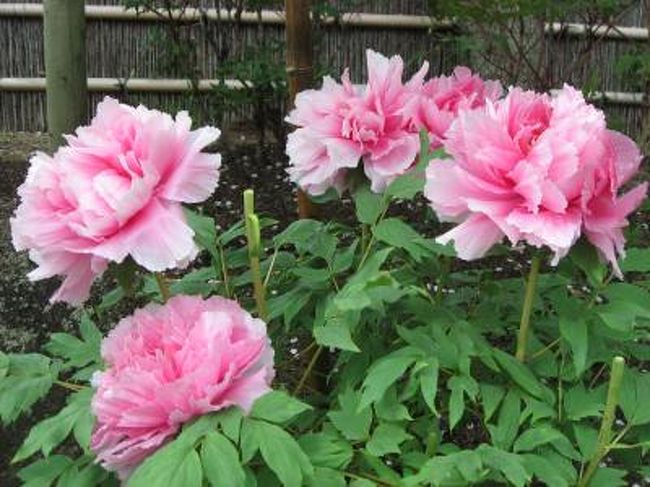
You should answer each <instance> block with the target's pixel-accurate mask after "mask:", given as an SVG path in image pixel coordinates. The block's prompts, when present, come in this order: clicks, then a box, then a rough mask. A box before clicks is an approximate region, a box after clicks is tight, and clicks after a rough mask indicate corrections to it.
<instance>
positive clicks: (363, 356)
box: [0, 144, 650, 487]
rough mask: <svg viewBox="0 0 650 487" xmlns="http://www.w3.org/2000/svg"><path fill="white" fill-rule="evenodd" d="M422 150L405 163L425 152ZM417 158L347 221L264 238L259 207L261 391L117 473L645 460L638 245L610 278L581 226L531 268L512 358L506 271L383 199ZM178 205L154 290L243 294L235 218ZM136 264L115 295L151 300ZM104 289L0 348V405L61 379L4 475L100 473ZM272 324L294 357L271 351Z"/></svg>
mask: <svg viewBox="0 0 650 487" xmlns="http://www.w3.org/2000/svg"><path fill="white" fill-rule="evenodd" d="M424 148H425V149H426V155H424V156H422V160H428V159H430V158H434V157H444V155H443V154H429V152H428V146H427V145H426V144H425V145H424ZM419 171H421V168H418V169H417V170H416V172H415V173H414V176H413V177H409V178H405V177H402V178H398V179H397V180H396V181H395V182H394V183H393V184H392V185H391V186H389V189H388V192H387V193H386V194H384V195H381V196H378V195H375V194H373V193H372V192H370V191H369V189H368V187H367V186H365V185H364V184H361V183H359V184H357V185H356V186H355V188H354V191H353V199H354V204H355V213H356V214H357V216H358V218H359V224H358V225H357V226H346V225H342V224H338V223H334V222H324V221H317V220H300V221H297V222H294V223H292V224H290V225H288V226H287V227H286V228H284V229H282V230H281V231H280V232H279V233H278V232H276V233H275V234H274V235H272V236H271V233H272V232H270V231H269V227H270V225H272V224H274V223H275V222H273V221H272V220H270V219H264V218H262V219H261V226H262V227H263V228H265V231H264V232H263V235H264V236H265V238H264V239H263V241H262V242H261V245H260V267H261V272H262V276H263V277H264V280H265V283H266V287H267V292H268V296H269V300H268V307H269V316H270V318H269V320H268V321H269V322H268V329H269V333H270V335H271V339H272V341H273V343H274V346H275V353H276V358H275V360H276V364H277V369H278V370H277V376H278V379H277V382H276V386H275V390H274V391H273V392H270V393H268V394H266V395H265V396H263V397H261V398H259V399H258V400H257V402H256V403H255V404H254V405H253V407H252V409H251V410H250V411H249V412H248V414H246V415H245V414H243V412H242V411H240V410H238V409H235V408H230V409H226V410H223V411H219V412H216V413H212V414H209V415H205V416H203V417H200V418H195V419H194V420H193V421H192V422H190V423H188V424H185V425H184V426H183V427H182V428H181V429H180V430H179V431H178V433H177V434H176V436H175V437H174V438H172V439H171V440H170V441H169V442H167V443H166V444H165V445H164V446H163V447H161V448H160V449H159V450H157V451H156V452H155V453H154V454H152V455H151V456H150V457H149V458H147V459H146V460H145V461H144V462H143V463H142V464H141V465H139V466H138V468H137V469H136V470H135V472H134V473H133V475H132V477H131V478H130V479H129V484H128V485H129V486H135V487H138V486H147V487H149V486H150V485H169V486H185V485H220V486H221V485H225V486H255V485H259V486H262V485H263V486H267V485H268V486H271V487H273V486H280V485H284V486H302V485H305V486H319V487H320V486H337V487H338V486H346V485H348V486H354V487H365V486H372V485H387V486H405V487H406V486H429V485H431V486H450V485H514V486H524V485H530V484H532V483H535V484H545V485H553V486H555V485H557V486H571V485H576V484H577V483H578V482H579V481H581V479H582V481H584V475H585V471H586V470H587V468H588V465H589V464H590V462H592V461H593V459H594V458H596V459H598V458H601V459H602V458H603V457H602V454H603V452H604V454H605V455H606V456H607V464H608V466H607V468H602V469H599V470H598V471H597V473H595V475H594V476H593V478H592V479H591V481H590V483H589V485H591V486H593V485H596V486H598V485H603V486H604V485H625V482H628V481H629V480H630V479H636V478H638V477H639V476H641V475H647V474H648V470H647V467H645V465H647V462H648V459H649V457H648V452H649V451H650V414H648V407H647V404H648V402H649V401H650V396H649V395H648V391H650V375H649V374H648V373H647V371H646V370H647V364H648V361H650V352H648V343H650V294H649V293H650V291H649V286H648V279H647V272H648V265H647V257H648V253H647V249H645V248H632V249H629V252H628V257H627V259H626V260H624V261H623V262H622V265H623V268H624V269H625V270H626V271H627V272H628V274H627V276H626V280H625V281H618V280H613V279H612V278H611V276H610V275H609V274H608V270H607V268H606V267H605V266H604V265H603V264H602V263H601V261H600V260H599V258H598V255H597V253H596V252H595V251H594V249H593V248H591V247H590V246H589V245H588V244H587V243H586V242H580V243H578V244H577V245H576V246H575V247H574V249H573V251H572V252H571V254H570V256H568V257H567V258H566V259H564V260H563V261H562V263H561V265H560V266H559V267H558V268H557V269H556V268H549V270H548V271H546V272H544V273H542V274H541V275H540V277H539V283H538V289H537V296H536V299H535V301H534V305H533V307H532V313H531V323H532V329H531V336H530V343H529V353H528V355H527V357H526V360H525V361H519V360H517V359H516V358H515V355H514V346H515V343H516V330H517V326H518V324H519V320H520V314H521V307H522V301H523V296H524V289H523V287H524V283H523V280H522V278H521V275H524V274H525V270H521V269H519V268H518V267H517V265H516V264H517V263H516V262H512V263H511V268H509V269H508V271H507V272H497V271H496V270H494V269H492V268H488V266H487V265H482V264H476V265H472V266H467V265H465V264H463V265H456V264H455V262H454V261H453V260H452V259H453V256H454V253H453V249H451V248H450V247H445V246H441V245H438V244H436V243H435V242H434V241H433V240H432V239H431V235H430V234H428V233H427V234H426V235H423V234H422V233H421V232H419V231H418V230H417V229H416V227H417V226H416V225H415V224H413V225H409V224H407V223H406V222H404V221H403V220H401V219H398V218H396V217H394V216H392V215H393V213H391V209H390V205H391V203H393V202H395V201H397V200H402V199H405V198H415V197H417V194H418V193H419V192H420V191H421V190H422V184H421V183H422V181H421V180H420V179H419V178H420V177H421V174H419ZM387 215H391V216H387ZM187 218H188V222H189V224H190V225H191V227H192V228H193V229H194V231H195V238H196V242H197V244H198V245H199V246H200V247H201V248H202V249H203V250H204V253H203V255H202V257H203V259H202V260H201V262H202V263H203V265H204V267H199V266H197V267H193V268H191V269H188V270H187V271H185V272H183V273H178V274H174V275H173V276H172V277H171V278H170V289H171V292H172V294H181V293H189V294H200V295H202V296H212V295H229V296H231V297H232V296H236V297H237V298H238V300H239V301H240V302H241V303H242V305H243V306H244V307H245V308H247V309H249V310H252V309H254V302H253V300H252V298H251V274H250V270H249V269H248V267H247V265H248V264H247V262H248V255H247V250H246V248H245V243H244V239H243V237H244V234H245V227H244V224H243V222H238V223H237V224H235V225H233V226H232V227H230V228H228V229H225V230H223V231H218V230H217V228H216V226H215V222H214V220H213V219H212V218H210V217H206V216H202V215H200V214H199V213H196V212H188V213H187ZM499 258H501V257H498V256H497V257H495V259H499ZM506 262H507V261H506ZM490 267H492V266H490ZM543 268H544V267H543ZM138 272H139V271H138ZM136 274H137V273H136ZM140 277H141V278H142V279H141V281H142V285H141V286H134V288H133V289H132V294H131V295H130V296H129V297H131V298H133V299H135V300H138V301H147V300H151V299H160V293H159V290H158V288H157V284H156V281H155V280H154V279H153V278H152V277H151V276H145V275H140ZM117 289H118V291H119V292H118V291H116V290H113V291H110V292H109V293H108V295H107V296H105V297H104V300H103V301H102V305H100V306H99V307H98V308H97V310H93V311H94V314H93V313H91V311H90V310H86V311H85V312H83V313H81V314H79V316H78V318H79V332H78V333H56V334H54V335H52V337H51V338H50V341H49V342H48V344H47V346H46V347H45V351H46V352H47V355H38V354H26V355H21V354H2V353H0V417H1V418H2V420H3V422H5V423H8V422H11V421H13V420H15V419H16V418H17V417H18V416H19V415H20V414H22V413H24V412H26V411H28V410H29V409H30V407H31V406H32V405H33V404H34V403H35V402H36V401H38V400H39V399H40V398H42V397H44V396H45V395H46V394H47V393H48V391H49V390H50V388H51V387H52V385H53V384H57V387H58V386H61V387H64V388H67V389H72V391H73V392H72V394H71V395H70V396H69V397H68V400H67V402H66V405H65V406H64V407H63V408H62V409H61V410H60V411H58V412H57V413H55V414H53V415H52V416H51V417H49V418H46V419H44V420H43V421H41V422H39V423H37V424H36V425H35V426H34V427H33V429H32V431H31V432H30V433H29V434H28V436H27V439H26V440H25V441H24V443H23V445H22V446H21V448H20V449H19V450H18V452H17V453H16V454H15V458H14V460H15V461H16V462H19V461H20V462H22V461H24V460H27V459H30V460H33V461H34V463H32V464H31V465H28V466H25V467H24V468H22V470H20V472H19V476H20V478H21V479H22V480H23V482H24V483H25V484H26V485H31V486H38V485H75V486H76V485H89V486H91V485H107V484H108V485H111V483H113V484H115V482H117V481H116V479H115V478H114V477H113V476H111V475H109V474H107V473H106V472H104V471H103V470H102V469H101V467H99V466H97V465H96V464H95V463H94V458H93V454H92V452H91V451H89V449H88V442H89V436H90V431H91V429H92V425H93V423H92V421H93V420H92V416H91V415H90V414H89V405H88V404H89V400H90V397H91V394H92V390H91V389H90V388H88V387H87V381H88V380H89V378H90V376H91V374H92V373H93V372H94V371H96V370H98V369H101V368H102V366H103V365H102V361H101V356H100V353H99V346H100V342H101V334H100V332H99V331H98V328H97V327H96V326H95V325H94V321H93V320H99V319H101V318H102V316H103V315H102V313H104V312H105V311H106V310H108V309H109V308H110V307H111V306H114V304H115V303H117V302H118V301H119V300H120V299H124V296H126V290H125V289H124V288H117ZM120 292H121V294H120ZM97 313H100V314H99V315H97ZM97 322H98V323H100V321H97ZM292 337H297V338H298V343H299V347H298V346H296V348H301V349H302V350H301V351H300V352H299V353H297V354H294V353H293V352H289V353H288V352H287V349H290V348H293V343H294V341H289V340H290V339H291V338H292ZM289 344H291V345H289ZM307 352H309V353H307ZM294 355H297V358H296V357H294ZM615 356H624V357H625V358H626V362H627V366H626V369H625V373H624V376H623V380H622V384H621V388H620V400H619V404H618V406H617V407H616V408H615V412H616V418H617V419H618V420H619V421H615V422H614V426H613V431H612V432H611V435H606V438H605V439H606V440H607V441H606V442H605V444H603V443H602V441H603V440H602V438H601V439H600V440H599V428H600V423H601V419H602V417H603V414H604V411H606V407H605V406H606V396H607V390H608V384H607V383H608V380H609V375H610V372H609V371H610V368H609V364H610V363H611V362H612V359H613V358H614V357H615ZM310 378H311V379H313V383H309V381H308V380H307V379H310ZM298 384H300V385H299V386H298ZM296 390H299V393H295V392H294V393H293V394H292V393H290V392H286V391H296ZM16 391H17V392H18V393H16ZM73 442H74V443H76V446H73ZM603 448H604V449H603ZM71 452H72V453H71ZM74 452H80V454H79V455H78V457H77V458H73V457H72V455H73V454H74ZM68 455H70V456H68ZM599 455H601V456H600V457H599Z"/></svg>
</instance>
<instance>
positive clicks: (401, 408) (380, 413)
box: [375, 386, 413, 421]
mask: <svg viewBox="0 0 650 487" xmlns="http://www.w3.org/2000/svg"><path fill="white" fill-rule="evenodd" d="M375 414H376V415H377V418H379V419H383V420H385V421H404V420H406V421H411V420H412V419H413V418H411V415H410V414H409V411H408V409H407V408H406V406H405V405H404V404H402V403H401V402H399V400H398V399H397V387H396V386H392V387H389V388H388V390H387V391H386V392H385V393H384V396H383V397H382V398H381V399H380V400H379V401H377V402H376V403H375Z"/></svg>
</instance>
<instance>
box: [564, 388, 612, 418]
mask: <svg viewBox="0 0 650 487" xmlns="http://www.w3.org/2000/svg"><path fill="white" fill-rule="evenodd" d="M603 392H604V391H603V389H597V390H595V391H587V390H586V389H585V387H584V385H582V384H578V385H576V386H575V387H572V388H571V389H569V390H568V391H567V392H566V394H565V395H564V411H565V412H566V416H567V419H570V420H571V421H579V420H581V419H583V418H589V417H594V418H599V417H600V416H601V415H602V412H603V408H604V407H605V395H604V393H603Z"/></svg>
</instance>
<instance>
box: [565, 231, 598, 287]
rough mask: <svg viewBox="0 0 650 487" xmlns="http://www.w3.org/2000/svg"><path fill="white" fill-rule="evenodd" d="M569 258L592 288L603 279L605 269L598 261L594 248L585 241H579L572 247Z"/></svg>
mask: <svg viewBox="0 0 650 487" xmlns="http://www.w3.org/2000/svg"><path fill="white" fill-rule="evenodd" d="M569 258H570V259H571V260H572V261H573V263H574V264H575V265H577V266H578V267H579V268H580V269H582V271H583V272H584V273H585V275H586V276H587V278H588V279H589V282H590V283H591V285H592V286H599V285H600V284H601V283H602V282H603V279H605V275H606V274H607V267H605V265H604V264H603V263H602V262H601V261H600V258H599V257H598V252H597V251H596V248H595V247H594V246H593V245H591V244H590V243H589V242H588V241H587V240H586V239H584V238H583V239H580V240H579V241H578V242H577V243H576V244H575V245H574V246H573V247H572V249H571V252H570V253H569Z"/></svg>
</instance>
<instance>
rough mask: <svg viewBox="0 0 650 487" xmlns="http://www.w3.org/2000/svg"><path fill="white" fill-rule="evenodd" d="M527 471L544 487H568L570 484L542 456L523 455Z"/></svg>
mask: <svg viewBox="0 0 650 487" xmlns="http://www.w3.org/2000/svg"><path fill="white" fill-rule="evenodd" d="M522 458H523V461H524V466H525V467H526V470H527V471H528V472H530V473H532V474H533V475H534V476H535V477H537V479H538V480H540V481H542V482H544V485H552V486H553V487H555V486H557V487H565V486H566V487H568V486H569V485H571V484H569V482H568V481H567V479H565V478H564V477H563V476H562V475H561V473H560V472H558V469H557V467H556V466H555V465H553V463H551V462H550V461H548V460H547V459H546V458H544V457H543V456H541V455H533V454H530V453H529V454H526V455H522Z"/></svg>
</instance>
